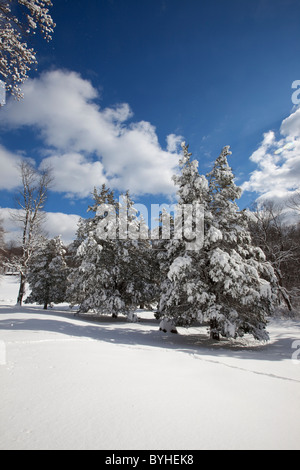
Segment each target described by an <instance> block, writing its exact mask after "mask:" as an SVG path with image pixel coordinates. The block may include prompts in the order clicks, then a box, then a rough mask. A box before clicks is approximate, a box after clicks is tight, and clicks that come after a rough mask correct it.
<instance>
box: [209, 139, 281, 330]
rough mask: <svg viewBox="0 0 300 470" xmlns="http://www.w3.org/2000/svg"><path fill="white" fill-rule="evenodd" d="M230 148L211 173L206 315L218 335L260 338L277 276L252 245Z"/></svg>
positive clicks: (269, 309) (274, 297)
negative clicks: (210, 302)
mask: <svg viewBox="0 0 300 470" xmlns="http://www.w3.org/2000/svg"><path fill="white" fill-rule="evenodd" d="M229 149H230V147H224V149H223V150H222V152H221V154H220V156H219V157H218V158H217V160H216V162H215V164H214V167H213V170H212V171H211V172H210V173H209V174H208V175H207V177H208V180H209V196H210V201H209V208H210V212H211V214H212V217H211V223H210V228H209V233H208V236H207V237H206V244H205V251H206V256H207V262H208V276H209V284H210V289H209V292H210V294H211V295H212V296H213V298H214V304H213V305H212V306H210V308H209V311H208V312H207V313H208V315H207V314H206V316H207V317H208V318H209V321H210V329H211V336H212V337H214V338H218V337H219V334H222V335H223V336H230V337H237V336H243V335H244V334H245V333H251V334H252V335H253V336H254V338H256V339H267V338H268V335H267V333H266V331H265V327H266V324H267V316H268V315H269V314H270V313H271V312H272V308H273V304H274V302H275V301H276V278H275V274H274V271H273V268H272V267H271V265H270V264H269V263H267V262H266V258H265V255H264V254H263V252H262V250H261V249H260V248H257V247H254V246H253V245H252V240H251V235H250V232H249V228H248V225H249V221H248V219H247V216H246V213H245V212H243V211H242V212H240V211H239V208H238V206H237V204H236V202H235V201H236V200H237V199H239V198H240V196H241V189H240V188H239V187H237V186H236V185H235V183H234V175H233V173H232V169H231V168H230V166H229V165H228V160H227V157H228V156H230V155H231V152H230V150H229Z"/></svg>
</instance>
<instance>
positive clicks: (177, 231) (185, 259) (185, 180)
mask: <svg viewBox="0 0 300 470" xmlns="http://www.w3.org/2000/svg"><path fill="white" fill-rule="evenodd" d="M182 149H183V156H182V158H181V159H180V161H179V166H180V169H181V174H180V175H179V176H174V178H173V179H174V182H175V184H176V185H177V186H178V187H179V189H178V193H177V194H178V197H179V200H178V205H177V211H176V217H175V221H174V230H173V232H172V237H171V239H170V241H169V242H164V249H163V250H162V251H161V253H160V254H159V259H160V263H161V268H160V269H161V272H162V273H163V274H165V279H164V280H163V282H162V285H161V299H160V312H159V315H160V318H162V323H161V326H160V327H161V329H162V330H169V331H173V332H174V331H175V327H176V326H191V325H192V324H194V323H195V322H196V321H197V320H198V316H199V311H201V308H202V305H203V303H205V302H206V297H207V294H206V291H207V284H206V279H205V276H203V275H202V273H203V272H204V262H205V260H204V258H203V255H202V254H201V253H202V252H201V249H200V247H199V248H198V249H197V247H195V246H191V245H190V243H189V242H190V241H191V240H192V239H193V236H194V230H196V229H198V230H199V229H200V227H199V226H198V227H195V226H194V225H193V223H194V224H195V222H196V221H197V214H196V212H197V210H198V209H199V206H200V205H201V207H202V208H203V209H204V213H206V214H207V210H206V209H207V204H208V182H207V180H206V178H205V176H200V175H199V172H198V162H197V161H196V160H191V156H192V154H191V153H189V150H188V145H186V144H185V142H183V143H182ZM187 207H189V208H191V209H192V215H193V217H192V221H194V222H192V223H191V221H190V220H187V218H186V217H185V216H184V215H185V210H186V209H187ZM165 217H166V214H165ZM198 222H199V220H198ZM200 222H201V221H200ZM178 235H179V236H178ZM180 235H182V236H181V237H180ZM191 248H192V249H191Z"/></svg>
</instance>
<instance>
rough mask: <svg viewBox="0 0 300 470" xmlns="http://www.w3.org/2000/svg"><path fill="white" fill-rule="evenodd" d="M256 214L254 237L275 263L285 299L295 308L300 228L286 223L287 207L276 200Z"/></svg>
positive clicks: (262, 207)
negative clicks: (276, 202)
mask: <svg viewBox="0 0 300 470" xmlns="http://www.w3.org/2000/svg"><path fill="white" fill-rule="evenodd" d="M299 208H300V207H299ZM252 214H253V215H254V216H255V218H254V219H253V222H252V223H251V235H252V238H253V239H254V242H255V244H256V245H258V246H259V247H260V248H261V249H262V250H263V251H264V253H265V255H266V257H267V260H268V261H269V262H270V263H271V264H272V266H273V268H274V270H275V273H276V276H277V279H278V284H279V292H280V294H281V297H282V300H283V301H284V303H285V304H286V306H287V308H288V310H290V311H292V310H293V300H295V299H296V298H297V297H298V296H299V287H300V286H299V276H298V273H299V269H300V260H299V253H300V245H299V228H297V226H295V225H287V224H286V223H285V222H284V215H285V207H284V206H283V205H279V204H275V203H274V202H273V201H266V202H264V203H263V204H262V205H260V206H259V207H258V206H256V207H255V208H254V211H253V213H252Z"/></svg>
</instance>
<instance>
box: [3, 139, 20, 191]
mask: <svg viewBox="0 0 300 470" xmlns="http://www.w3.org/2000/svg"><path fill="white" fill-rule="evenodd" d="M21 160H22V158H21V157H20V156H19V155H16V154H14V153H12V152H9V151H8V150H6V149H5V148H4V147H3V146H2V145H0V168H1V171H0V189H7V190H11V189H14V188H16V187H17V186H18V185H19V183H20V181H21V179H20V172H19V169H18V164H19V163H20V162H21Z"/></svg>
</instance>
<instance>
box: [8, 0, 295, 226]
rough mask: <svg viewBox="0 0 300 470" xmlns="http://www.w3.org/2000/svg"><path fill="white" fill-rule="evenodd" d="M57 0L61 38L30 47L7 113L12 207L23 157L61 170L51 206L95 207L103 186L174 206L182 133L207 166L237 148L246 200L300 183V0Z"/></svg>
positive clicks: (82, 210)
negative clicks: (30, 62) (298, 98)
mask: <svg viewBox="0 0 300 470" xmlns="http://www.w3.org/2000/svg"><path fill="white" fill-rule="evenodd" d="M53 4H54V5H53V8H52V9H51V14H52V16H53V18H54V21H55V22H56V23H57V27H56V29H55V32H54V35H53V40H52V42H50V43H49V44H47V43H46V42H44V41H43V40H42V39H41V38H38V37H36V38H35V39H34V41H33V43H32V44H33V46H34V47H35V48H36V49H37V51H38V61H39V65H38V69H37V71H36V72H32V73H31V74H30V80H29V81H28V82H27V83H26V85H25V86H24V92H25V99H24V100H23V102H21V103H17V102H12V101H9V102H8V104H7V106H6V107H5V108H2V109H1V110H0V132H1V134H0V146H1V148H0V165H1V168H2V170H1V173H2V177H0V207H1V208H2V210H4V209H6V208H9V207H14V202H13V194H14V192H15V190H16V185H17V176H16V174H15V166H14V165H15V163H16V162H17V161H18V160H19V159H20V158H31V159H33V160H34V161H35V162H36V165H37V166H39V165H43V164H46V163H47V164H48V163H49V164H51V165H52V166H54V169H55V175H57V179H56V185H55V186H54V188H53V190H52V191H51V194H50V197H49V201H48V205H47V210H48V211H49V212H50V213H51V214H55V213H58V212H59V213H63V214H73V215H80V216H85V215H86V208H87V206H88V204H89V202H90V200H89V192H90V191H92V189H93V186H94V185H99V186H100V185H101V184H102V183H103V182H106V183H107V184H108V186H111V187H112V188H114V189H120V190H124V189H127V188H129V189H130V190H131V191H132V193H133V194H134V198H135V200H136V201H137V202H140V203H141V202H146V203H147V204H149V203H151V202H153V203H157V202H160V203H163V202H168V200H169V199H170V197H172V192H173V188H172V183H171V182H170V175H171V174H172V171H173V170H174V168H175V166H176V163H177V161H178V153H179V152H180V147H179V145H178V144H179V142H180V140H185V141H186V142H188V143H189V144H190V150H191V152H193V155H194V158H197V160H198V161H199V171H200V172H201V173H207V172H208V171H209V170H210V168H211V165H212V163H213V161H214V160H215V159H216V158H217V156H218V155H219V153H220V151H221V149H222V147H224V146H225V145H231V149H232V152H233V154H232V157H231V160H230V164H231V166H232V168H233V170H234V172H235V175H236V178H237V183H238V184H240V185H243V187H244V189H245V191H244V194H243V196H242V199H241V201H240V203H239V204H240V206H241V207H245V206H247V205H249V204H251V203H252V202H253V201H254V200H255V199H257V197H259V196H263V195H264V193H268V194H271V195H273V196H274V194H275V190H276V188H277V189H278V191H277V195H278V194H279V195H282V197H283V196H286V193H287V192H290V191H293V190H295V189H296V187H297V181H298V182H299V180H300V162H299V146H298V141H299V140H300V135H299V133H300V132H299V131H298V129H299V128H300V119H299V113H298V108H297V107H296V106H295V105H293V103H292V101H291V96H292V92H293V90H292V88H291V87H292V83H293V82H294V81H295V80H297V79H298V80H300V61H299V57H300V2H299V0H252V1H246V0H227V1H225V0H184V1H183V0H85V1H84V2H82V0H53ZM289 142H290V143H291V142H292V143H291V145H290V147H289V148H288V149H286V150H285V149H284V150H283V151H282V152H281V151H280V149H281V148H283V147H284V146H285V145H286V144H287V143H289ZM298 170H299V173H297V171H298ZM295 175H298V180H297V177H296V176H295ZM98 182H99V184H98ZM89 188H90V189H89ZM275 196H276V194H275ZM5 214H6V213H4V212H3V213H2V217H4V216H5ZM53 217H54V216H53ZM4 218H5V217H4ZM53 220H54V219H53ZM68 220H69V219H67V218H65V223H66V225H68ZM74 220H75V218H74V217H73V219H72V223H73V225H74ZM60 226H61V223H60V224H58V227H60ZM54 227H55V228H56V225H55V223H53V230H54ZM70 227H71V222H70ZM50 231H51V230H50ZM68 233H69V234H70V233H71V229H70V231H69V232H68Z"/></svg>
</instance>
